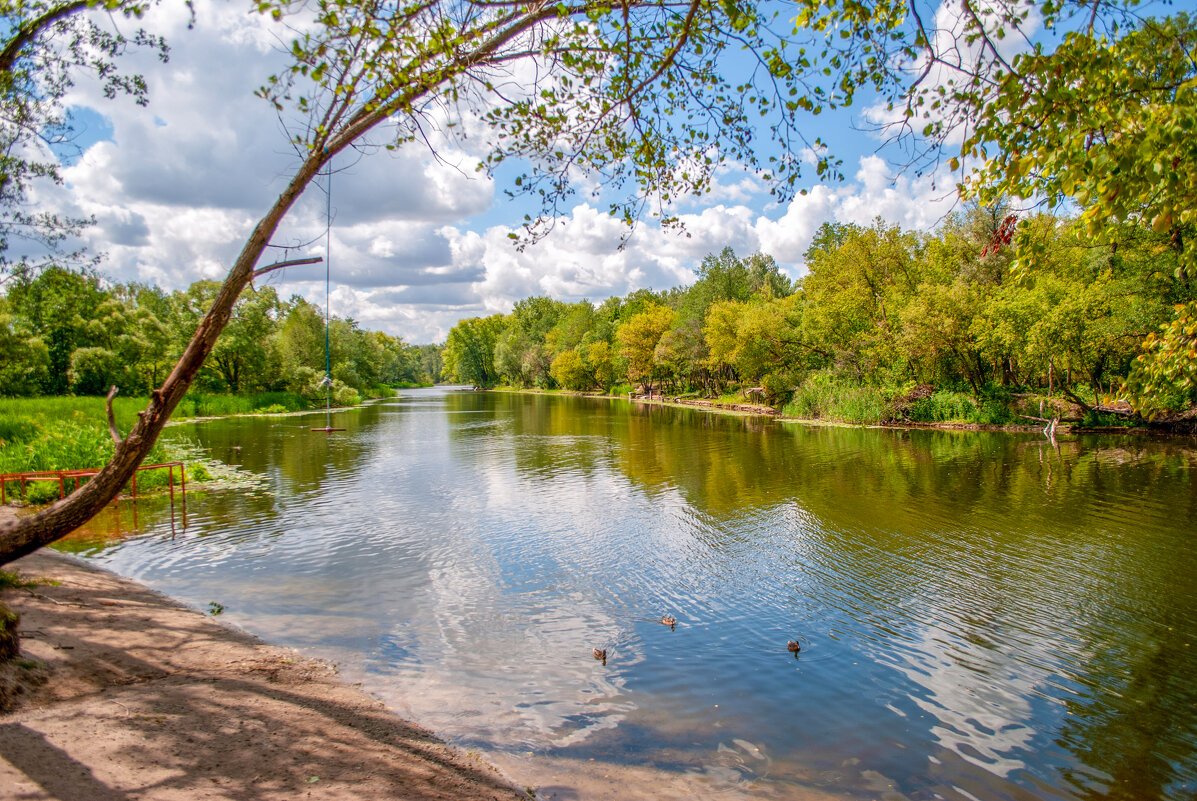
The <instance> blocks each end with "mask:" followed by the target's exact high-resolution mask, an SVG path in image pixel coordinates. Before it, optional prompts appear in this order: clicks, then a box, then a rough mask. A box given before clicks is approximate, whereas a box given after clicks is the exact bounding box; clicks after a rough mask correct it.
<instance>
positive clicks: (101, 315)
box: [0, 268, 441, 414]
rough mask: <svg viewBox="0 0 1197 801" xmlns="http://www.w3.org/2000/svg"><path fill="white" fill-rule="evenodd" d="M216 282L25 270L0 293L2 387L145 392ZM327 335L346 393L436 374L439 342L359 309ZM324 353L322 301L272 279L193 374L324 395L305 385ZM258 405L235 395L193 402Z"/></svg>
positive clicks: (165, 368) (237, 407)
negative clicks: (411, 337) (409, 340)
mask: <svg viewBox="0 0 1197 801" xmlns="http://www.w3.org/2000/svg"><path fill="white" fill-rule="evenodd" d="M218 289H219V285H217V284H215V283H213V282H207V281H201V282H197V283H195V284H193V285H192V286H191V287H189V288H188V289H187V290H186V291H184V292H174V293H170V294H167V293H165V292H163V291H161V290H156V289H151V288H148V287H144V286H140V285H137V284H115V285H111V286H105V285H102V284H101V283H100V281H99V279H98V278H97V277H96V276H94V275H91V274H89V273H75V272H71V271H68V270H64V269H61V268H51V269H47V270H44V271H42V272H41V273H40V274H38V275H25V276H22V277H20V278H19V279H16V280H15V281H14V282H13V285H12V289H11V291H10V292H9V295H8V297H5V298H0V395H36V394H40V393H47V392H48V393H65V392H68V391H70V392H74V393H76V394H80V395H102V394H105V393H107V391H108V388H109V387H110V386H112V385H115V386H117V387H118V388H119V389H120V390H121V392H122V393H123V394H126V395H138V394H145V393H147V392H149V391H151V390H153V389H155V388H156V387H158V386H159V385H160V384H161V383H162V380H163V379H164V378H165V376H166V374H167V373H168V372H169V369H170V368H171V366H173V364H174V362H175V360H176V359H177V358H178V356H179V354H180V353H181V352H182V349H183V347H184V346H185V345H186V343H187V341H188V339H189V338H190V337H191V335H192V333H193V332H194V330H195V327H196V326H197V325H198V324H199V320H200V318H201V316H202V315H203V314H204V312H205V311H206V310H207V307H208V306H209V305H210V304H211V302H212V298H213V297H214V296H215V293H216V292H217V290H218ZM329 344H330V355H331V368H332V374H333V377H334V378H335V379H337V380H338V381H340V383H341V385H343V386H345V387H349V388H351V390H352V391H351V392H347V391H345V390H341V392H340V395H341V398H342V400H345V401H348V399H350V398H351V397H352V395H353V394H357V395H366V394H372V395H379V394H381V392H382V391H380V390H378V389H377V388H378V387H382V386H385V385H387V384H406V385H409V386H419V385H425V384H429V383H432V381H433V376H432V373H433V372H435V373H436V375H437V376H438V377H439V375H440V369H441V356H440V353H441V348H439V347H438V346H435V345H426V346H423V347H421V348H414V347H412V346H410V345H407V344H406V343H404V342H403V341H402V340H400V339H398V338H396V337H392V336H390V335H388V334H384V333H382V332H379V331H363V330H361V329H360V328H358V326H357V323H356V322H355V321H353V320H341V319H333V320H332V321H331V323H330V331H329ZM324 365H325V353H324V317H323V315H322V313H321V312H320V311H319V310H318V309H316V307H314V306H312V305H311V304H310V303H308V302H307V301H305V300H303V299H302V298H298V297H293V298H291V299H290V300H289V301H286V302H284V301H280V300H279V298H278V296H277V294H276V293H275V291H274V290H273V289H272V288H270V287H266V288H263V289H261V290H258V291H257V292H249V293H246V294H244V295H243V296H242V297H241V299H240V300H239V301H238V302H237V304H236V305H235V307H234V313H233V317H232V319H231V320H230V322H229V324H228V325H227V326H226V327H225V330H224V332H223V334H222V335H221V337H220V339H219V340H218V342H217V345H216V348H215V349H214V351H213V353H212V356H211V357H210V358H209V360H208V362H207V364H206V365H205V366H204V367H203V368H202V369H201V370H200V373H199V376H198V377H197V379H196V382H195V387H196V390H197V393H196V394H208V395H213V394H218V393H234V394H237V395H253V394H258V393H263V392H277V391H284V390H290V391H292V392H294V393H296V394H304V395H308V396H310V397H311V399H312V400H313V401H315V400H317V395H318V396H319V397H318V400H319V401H320V402H321V403H322V402H323V399H324V395H323V391H321V392H319V393H313V392H311V391H310V390H311V384H312V383H313V381H312V376H314V375H315V376H318V378H317V379H316V380H317V381H319V380H320V379H322V378H323V377H324V369H323V368H324ZM191 405H192V406H194V404H191ZM285 405H287V408H288V409H289V410H295V408H294V404H290V403H287V404H285ZM183 406H184V410H186V408H187V406H188V404H187V403H184V405H183ZM254 408H256V406H254V405H253V402H250V403H249V405H248V406H247V405H245V404H237V403H235V402H233V403H232V405H230V406H228V407H227V409H222V410H220V411H213V410H205V411H202V412H201V411H198V410H196V409H194V408H193V409H192V410H191V413H192V414H235V413H244V412H248V411H252V410H253V409H254ZM300 408H302V407H300Z"/></svg>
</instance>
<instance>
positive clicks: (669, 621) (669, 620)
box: [661, 615, 677, 628]
mask: <svg viewBox="0 0 1197 801" xmlns="http://www.w3.org/2000/svg"><path fill="white" fill-rule="evenodd" d="M661 625H663V626H668V627H669V628H673V627H674V626H676V625H677V618H675V617H674V616H673V615H662V616H661Z"/></svg>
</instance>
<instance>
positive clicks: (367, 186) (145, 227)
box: [37, 1, 955, 342]
mask: <svg viewBox="0 0 1197 801" xmlns="http://www.w3.org/2000/svg"><path fill="white" fill-rule="evenodd" d="M187 23H188V16H187V14H186V12H185V11H184V10H182V9H179V8H175V7H174V6H171V5H163V6H160V7H155V8H154V9H152V10H151V11H150V12H149V14H148V15H147V19H146V20H145V25H146V27H147V28H149V29H152V30H155V31H157V32H161V33H163V34H164V35H166V36H167V37H168V39H169V40H170V42H171V45H172V56H171V61H170V63H169V64H166V65H158V64H156V63H153V62H152V61H145V62H144V63H138V62H136V61H135V62H134V63H132V64H131V65H130V66H132V67H133V68H134V69H140V70H142V71H143V72H144V73H145V75H146V77H147V80H148V81H149V84H150V92H151V106H150V108H149V109H142V108H138V107H135V106H134V105H133V104H131V103H127V102H123V101H111V102H109V101H102V100H100V101H97V100H96V99H95V98H96V97H97V92H96V91H95V87H94V86H91V87H89V86H87V85H86V84H80V86H79V87H78V89H77V90H76V91H75V92H74V93H73V95H72V97H71V101H72V102H73V103H74V104H76V105H77V106H78V107H79V108H86V109H93V110H94V112H95V113H98V114H102V115H105V122H106V124H105V125H101V126H96V128H97V130H102V131H103V132H104V134H105V135H107V134H108V133H109V132H110V137H109V138H105V139H103V140H102V141H96V142H93V143H91V144H90V146H88V147H86V149H85V151H84V152H83V153H82V154H81V156H80V157H79V158H78V159H77V160H75V161H74V162H73V163H72V164H71V165H69V166H67V167H66V168H65V170H64V177H65V179H66V185H65V186H64V187H41V188H39V189H38V190H37V191H38V193H39V195H38V200H39V201H40V202H42V203H43V204H44V205H45V206H47V207H51V208H56V209H58V210H61V211H65V212H67V213H70V214H74V215H94V216H95V218H96V221H97V224H96V225H95V226H94V227H92V228H91V229H90V230H89V231H88V232H87V234H86V236H87V241H86V242H85V243H84V244H87V245H88V246H89V247H90V248H91V249H92V250H93V251H103V252H106V253H107V260H106V262H105V264H104V267H103V269H104V270H105V271H106V272H107V273H108V274H109V275H111V276H112V277H113V278H115V279H118V280H139V281H150V282H154V283H158V284H160V285H162V286H164V287H166V288H169V289H174V288H182V287H185V286H187V285H188V284H189V283H191V282H192V281H195V280H197V279H201V278H204V279H219V278H221V277H223V276H224V275H225V273H226V272H227V270H228V267H229V265H230V264H231V263H232V261H233V260H234V258H235V257H236V255H237V252H238V251H239V249H240V248H241V247H242V245H243V243H244V241H245V239H246V237H247V236H248V234H249V233H250V231H251V230H252V229H253V226H254V225H255V224H256V221H257V219H258V217H259V215H261V214H262V213H263V212H264V211H265V210H266V208H267V207H268V206H269V204H270V203H271V202H273V200H274V198H275V197H276V196H277V194H278V193H279V192H280V191H281V190H282V188H283V187H284V186H285V184H286V181H287V180H288V179H289V176H290V175H291V171H292V170H293V169H294V167H295V166H296V164H297V163H298V157H297V156H296V154H295V153H294V152H292V151H291V149H290V147H289V145H288V144H287V142H288V136H287V133H286V126H285V125H284V123H283V122H281V121H280V119H279V117H278V116H277V115H276V114H275V112H274V111H273V110H272V109H271V108H270V106H269V105H268V104H266V103H265V102H263V101H261V100H259V99H257V98H255V97H254V96H253V91H254V89H255V88H256V87H257V86H259V85H261V83H262V82H263V81H264V80H265V78H266V76H267V75H269V74H270V73H271V72H273V71H277V70H278V69H280V68H281V66H282V65H283V64H284V60H283V57H282V56H280V55H279V52H278V48H279V46H280V42H279V41H278V39H277V38H276V33H277V29H276V28H275V27H274V26H273V25H272V24H271V23H270V22H269V20H265V19H263V18H261V17H260V16H258V15H256V14H245V13H244V11H243V9H242V8H241V7H234V6H228V5H224V4H215V3H209V2H202V1H201V2H197V4H196V25H195V28H194V29H193V30H189V29H188V27H187ZM136 58H143V57H140V56H139V57H136ZM436 113H437V114H444V113H447V111H446V110H444V109H441V110H438V111H437V112H436ZM438 120H439V118H438ZM472 125H473V126H474V129H477V128H478V123H477V121H475V122H474V123H472ZM466 127H467V128H469V126H468V125H467V126H466ZM474 129H471V131H472V133H471V135H470V137H469V138H464V139H453V138H451V137H449V136H447V135H446V134H445V130H446V128H445V126H444V125H443V120H440V121H437V120H434V124H433V125H432V126H431V127H430V135H431V136H433V137H434V140H435V141H434V143H435V145H436V147H437V157H435V158H434V157H433V155H432V154H431V153H430V151H429V150H428V149H427V148H426V147H423V146H421V145H419V144H417V145H413V146H411V147H406V148H402V149H400V150H398V151H396V152H388V151H383V150H381V149H380V148H363V150H362V152H360V153H347V154H345V155H344V156H343V157H339V158H338V162H337V164H336V165H335V167H336V171H335V173H334V175H333V176H332V201H331V206H332V210H333V216H334V219H333V223H332V237H331V243H330V250H331V256H332V258H331V263H330V266H331V270H332V286H333V292H332V295H331V297H330V298H329V299H328V301H329V304H330V307H331V310H332V312H333V313H334V314H337V315H344V316H351V317H353V318H355V319H357V320H358V321H359V322H361V323H362V324H363V325H365V326H367V327H371V328H379V329H382V330H384V331H387V332H389V333H393V334H398V335H401V336H404V337H405V338H407V339H408V340H409V341H414V342H430V341H440V340H443V338H444V336H445V335H446V333H447V332H448V330H449V328H451V327H452V325H453V324H454V323H456V322H457V320H459V319H460V318H462V317H467V316H474V315H479V314H490V313H496V312H507V311H509V310H510V309H511V306H512V304H513V303H514V302H515V301H516V300H518V299H520V298H523V297H527V296H529V295H550V296H552V297H556V298H560V299H563V300H571V301H572V300H579V299H582V298H589V299H591V300H594V301H601V300H602V299H604V298H606V297H608V296H611V295H623V294H627V293H628V292H631V291H633V290H635V289H638V288H641V287H651V288H654V289H664V288H667V287H671V286H676V285H679V284H687V283H689V282H691V281H693V280H694V277H695V274H694V269H695V268H696V267H697V265H698V264H699V262H700V261H701V259H702V258H703V256H705V255H706V254H708V253H714V252H718V251H720V250H722V249H723V248H724V247H727V246H731V247H732V248H734V249H735V250H736V252H737V253H740V254H742V255H747V254H749V253H752V252H755V251H758V250H760V251H764V252H766V253H769V254H771V255H773V256H774V257H775V258H776V259H777V260H778V261H779V262H780V263H781V264H782V265H783V267H784V268H785V269H787V270H788V271H789V272H791V274H793V275H798V274H800V273H801V271H802V254H803V253H804V251H805V250H806V248H807V247H808V246H809V244H810V241H811V239H812V238H813V236H814V234H815V232H816V231H817V230H818V228H819V226H820V225H821V224H822V223H823V222H826V221H830V220H841V221H845V222H856V223H861V224H869V223H870V222H871V221H872V220H873V219H874V218H875V217H879V216H880V217H882V218H884V219H886V220H888V221H891V222H898V223H901V224H903V225H904V226H907V227H913V228H920V229H927V228H930V227H932V226H933V225H934V224H935V223H936V222H937V221H938V220H939V219H940V218H942V216H943V215H944V214H945V213H946V212H947V211H948V210H949V209H950V207H951V204H952V203H953V202H954V198H955V194H954V191H953V186H952V183H951V181H950V180H949V179H948V178H947V176H944V175H938V176H935V177H934V178H932V177H924V178H912V177H907V176H900V175H899V176H895V175H894V174H893V173H892V172H891V171H890V170H889V168H888V167H887V166H886V163H885V162H884V161H883V160H882V159H880V158H877V157H867V158H864V159H862V160H861V161H860V164H859V169H858V171H857V172H856V174H855V176H854V179H853V181H852V182H850V183H847V184H844V185H839V186H822V185H820V186H815V187H813V188H812V189H811V190H810V191H809V192H808V193H807V194H805V195H800V196H798V197H796V198H794V199H793V200H792V201H790V202H789V203H788V204H787V205H786V206H785V207H784V208H781V209H770V210H763V209H764V207H765V203H766V201H765V198H764V192H763V190H764V188H765V187H764V186H763V184H762V182H761V181H760V179H759V177H758V176H756V175H754V174H752V173H751V172H750V171H748V170H746V169H745V168H744V167H743V165H739V164H735V163H732V162H728V163H725V164H722V165H721V166H720V167H719V169H718V171H717V173H716V176H715V178H716V180H715V183H714V186H713V187H712V192H711V194H709V195H707V196H706V197H704V198H701V199H694V198H684V199H680V200H679V201H678V202H677V204H676V209H674V211H676V212H677V213H679V215H680V217H681V219H682V221H683V222H684V224H685V233H684V234H679V233H676V232H668V231H662V230H661V229H660V228H659V227H658V226H656V225H654V224H651V223H646V224H644V225H642V226H641V227H639V228H638V229H637V230H636V231H634V232H633V233H632V235H631V236H630V237H628V236H627V233H628V232H627V231H626V229H625V228H624V226H623V225H622V223H621V222H619V221H618V220H616V219H614V218H612V217H610V216H609V215H607V214H606V212H605V211H603V210H602V208H601V204H593V205H592V204H591V203H588V202H581V203H578V204H577V205H575V206H574V207H573V208H572V209H568V210H567V211H566V213H565V214H564V215H563V216H562V218H561V219H560V220H559V221H558V224H557V225H556V227H555V228H554V229H553V230H552V231H551V232H550V233H549V235H548V236H547V237H545V239H544V240H543V241H541V242H539V243H537V244H535V245H533V246H530V247H528V248H527V249H526V250H523V251H520V250H517V249H516V248H515V247H514V246H513V243H512V241H511V239H510V237H509V234H510V233H512V231H513V230H514V229H513V228H512V227H511V225H510V224H505V223H507V221H508V220H515V219H519V218H520V217H522V212H523V207H522V206H520V205H519V204H518V203H517V204H501V203H499V202H497V199H496V192H495V185H494V182H493V181H492V180H491V179H489V178H487V177H485V176H484V175H481V174H479V173H477V172H475V171H474V165H475V164H476V163H477V161H478V156H479V153H475V152H471V151H470V148H473V147H479V146H481V144H482V142H483V141H484V140H485V138H486V137H485V136H484V135H483V134H484V132H483V131H481V130H480V129H479V130H474ZM810 155H811V156H813V154H810ZM359 156H360V158H359ZM327 180H328V179H327V178H326V177H324V176H322V177H321V178H320V179H318V180H317V181H316V182H315V183H314V184H313V185H312V186H310V187H309V188H308V190H307V191H306V192H305V193H304V195H303V196H302V197H301V198H300V199H299V200H298V201H297V203H296V205H295V207H294V208H293V209H292V211H291V213H290V214H289V215H288V217H287V219H286V220H285V222H284V225H283V226H282V227H281V228H280V230H279V232H278V234H277V236H276V238H275V243H276V244H279V245H283V246H287V247H289V248H291V250H290V251H289V252H283V251H281V250H280V251H270V252H268V254H267V255H266V256H265V257H264V258H263V262H264V263H266V262H269V261H275V260H279V259H282V258H284V256H289V257H291V258H294V257H296V256H299V255H320V256H323V255H324V254H325V242H324V239H323V235H324V232H325V225H326V220H325V208H326V202H327V196H326V194H325V192H326V188H327ZM596 189H601V188H598V187H596ZM579 196H580V197H585V196H586V195H584V194H580V195H579ZM480 218H483V219H481V220H480ZM624 240H626V241H624ZM621 242H623V247H621V246H620V245H621ZM268 280H269V282H270V283H271V284H273V285H275V286H276V287H277V288H278V289H279V291H280V293H281V294H283V296H284V297H285V296H287V295H288V294H291V293H296V294H299V295H302V296H303V297H305V298H307V299H308V300H310V301H312V302H313V303H318V304H321V305H323V303H324V302H325V297H324V291H325V288H324V275H323V269H322V268H321V267H320V266H308V267H301V268H291V269H288V270H286V271H284V272H280V273H277V274H272V275H271V277H270V278H269V279H268Z"/></svg>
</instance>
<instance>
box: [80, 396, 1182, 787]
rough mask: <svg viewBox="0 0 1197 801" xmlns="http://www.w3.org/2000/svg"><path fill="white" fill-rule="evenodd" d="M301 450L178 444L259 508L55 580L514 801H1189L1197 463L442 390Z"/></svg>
mask: <svg viewBox="0 0 1197 801" xmlns="http://www.w3.org/2000/svg"><path fill="white" fill-rule="evenodd" d="M321 424H323V417H319V418H316V417H305V416H299V417H271V418H237V419H228V420H218V421H213V422H207V423H201V424H189V425H182V426H178V427H175V428H172V429H170V432H171V433H170V434H168V436H177V435H180V434H181V435H186V436H190V437H192V438H194V439H196V440H198V441H199V442H200V443H201V444H202V445H203V446H204V447H206V448H207V449H209V450H210V452H211V454H212V455H213V456H215V457H217V458H218V459H220V460H222V461H225V462H228V463H230V464H236V465H239V466H240V467H241V468H242V469H243V470H245V471H248V472H250V473H252V474H254V475H256V476H257V477H259V482H260V483H259V484H257V485H256V486H251V487H248V488H247V487H242V488H238V489H229V490H222V491H210V492H191V493H189V495H188V497H187V501H186V521H185V524H184V521H183V515H182V513H183V509H182V504H181V503H179V504H176V508H175V510H174V513H173V514H172V513H171V509H170V504H169V502H168V501H167V500H166V499H165V498H161V497H159V498H156V499H148V498H147V499H141V500H139V501H138V502H137V503H136V504H135V505H134V504H132V503H130V502H128V501H122V502H121V503H120V504H119V505H118V506H117V507H116V509H115V510H112V509H110V510H109V511H108V512H106V513H104V514H103V515H101V516H100V517H98V518H97V519H96V520H95V521H93V522H92V523H91V524H89V526H88V527H87V528H86V529H84V530H82V531H80V532H79V533H77V534H75V535H73V536H72V537H71V538H70V539H69V540H67V541H66V542H65V543H64V545H63V547H64V548H66V549H68V550H71V551H73V552H75V553H78V554H80V555H82V556H85V557H86V558H88V559H91V560H94V561H96V562H98V563H100V564H102V565H104V566H106V567H108V568H110V569H112V570H114V571H116V572H118V573H120V574H122V575H126V576H130V577H132V578H135V579H138V580H140V581H142V582H144V583H146V584H148V585H150V586H152V587H155V588H157V589H160V590H162V591H163V592H165V593H167V594H169V595H171V596H173V597H176V598H179V599H181V600H183V601H185V602H187V603H190V604H192V605H194V606H196V607H199V608H207V607H208V605H209V603H211V602H216V603H219V604H221V605H222V606H223V609H224V612H223V615H224V617H223V619H226V620H228V621H229V622H231V623H234V624H236V625H238V626H240V627H242V628H245V629H247V630H249V631H251V632H253V633H255V634H258V635H260V636H262V637H263V638H265V639H267V640H269V641H271V642H275V643H278V644H282V645H287V646H292V647H295V648H298V649H301V650H302V651H304V652H305V653H308V654H312V655H315V656H320V657H323V658H326V659H329V660H332V661H335V662H336V663H338V665H339V668H340V671H341V673H342V675H343V676H345V677H346V678H348V679H349V680H353V681H361V682H363V684H364V685H365V687H366V688H367V689H368V690H369V691H371V692H372V693H373V694H375V695H376V696H377V697H379V698H381V699H382V700H384V701H385V702H387V703H388V704H390V705H391V706H393V707H394V708H396V709H397V710H398V711H399V712H401V713H404V714H406V715H409V716H411V717H413V718H415V719H416V720H418V721H419V722H421V723H423V724H424V725H426V726H428V727H430V728H431V729H433V730H435V731H436V732H438V733H439V734H441V735H442V736H444V737H445V738H446V739H448V740H449V741H450V742H453V743H456V744H458V745H460V746H462V747H463V748H465V749H468V750H475V751H481V752H483V753H484V754H486V755H487V756H488V757H489V758H491V759H493V760H494V761H496V762H497V763H498V764H500V765H501V766H502V767H503V768H504V769H506V770H507V771H509V772H510V773H511V774H512V775H514V776H516V777H519V778H521V779H523V780H524V781H526V782H527V783H528V784H532V785H535V786H537V787H539V788H540V791H539V792H540V795H539V797H541V798H553V799H566V798H583V799H590V798H616V799H624V798H627V799H631V798H653V799H664V798H710V799H736V798H777V799H808V798H809V799H864V798H878V799H886V801H900V800H901V799H908V800H909V801H929V800H930V799H952V800H953V801H956V800H959V801H965V800H974V801H975V800H976V799H981V800H982V801H988V800H989V799H1018V800H1021V799H1086V800H1087V801H1088V800H1092V799H1126V800H1127V801H1131V800H1132V799H1133V801H1150V800H1151V799H1191V798H1193V797H1194V795H1195V794H1197V578H1195V568H1197V544H1195V542H1194V534H1195V532H1197V470H1195V468H1197V453H1195V451H1194V450H1193V449H1192V443H1191V441H1151V440H1143V439H1131V438H1117V437H1092V438H1090V437H1080V438H1071V439H1068V438H1066V439H1064V440H1061V441H1060V442H1058V443H1057V444H1056V445H1054V446H1053V444H1052V443H1050V442H1048V441H1046V440H1045V439H1043V438H1042V437H1037V436H1032V435H1023V434H995V433H976V432H947V431H923V430H918V431H902V430H873V429H857V428H832V427H810V426H803V425H797V424H792V423H779V422H776V421H772V420H768V419H762V418H753V417H733V416H723V415H717V414H711V413H708V412H704V411H700V410H693V409H678V408H667V407H661V406H651V407H650V406H642V405H633V404H630V403H628V402H626V401H619V400H610V399H601V398H580V397H560V396H546V395H531V394H510V393H479V392H461V391H450V390H444V389H436V390H423V391H410V392H405V393H403V395H402V396H401V397H399V398H395V399H391V400H388V401H384V402H380V403H376V404H373V405H369V406H366V407H362V408H359V409H355V410H350V411H347V412H342V413H338V414H336V415H334V418H333V425H335V426H343V427H345V428H346V429H347V430H346V431H344V432H339V433H334V434H331V435H326V434H323V433H314V432H311V431H309V430H308V429H309V427H311V426H314V425H321ZM134 515H136V520H134ZM665 615H668V616H672V617H674V618H676V625H674V626H673V627H670V626H668V625H664V624H662V623H661V617H662V616H665ZM791 640H794V641H796V642H798V643H799V644H800V646H801V650H800V651H799V653H798V654H797V655H795V654H793V653H790V652H789V651H788V650H787V642H789V641H791ZM594 648H602V649H606V652H607V659H606V662H605V664H604V663H603V662H602V661H600V660H597V659H595V658H594V655H593V649H594Z"/></svg>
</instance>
